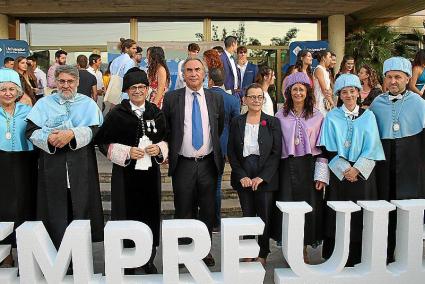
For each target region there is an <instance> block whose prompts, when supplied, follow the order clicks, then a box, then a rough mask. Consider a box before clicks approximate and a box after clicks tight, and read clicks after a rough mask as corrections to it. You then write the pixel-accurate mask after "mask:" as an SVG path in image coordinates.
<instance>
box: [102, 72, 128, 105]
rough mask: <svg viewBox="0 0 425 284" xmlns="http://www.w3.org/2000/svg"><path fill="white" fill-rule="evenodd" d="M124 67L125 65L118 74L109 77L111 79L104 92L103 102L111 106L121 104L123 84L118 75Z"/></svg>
mask: <svg viewBox="0 0 425 284" xmlns="http://www.w3.org/2000/svg"><path fill="white" fill-rule="evenodd" d="M124 67H125V64H123V65H122V66H121V67H120V69H119V71H118V73H117V74H114V75H111V78H110V80H109V84H108V88H107V89H106V92H105V98H104V101H105V102H109V103H111V104H114V105H117V104H119V103H120V102H121V94H122V84H123V78H121V77H120V76H119V75H118V74H120V72H121V70H122V69H123V68H124Z"/></svg>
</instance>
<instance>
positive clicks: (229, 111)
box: [208, 68, 241, 232]
mask: <svg viewBox="0 0 425 284" xmlns="http://www.w3.org/2000/svg"><path fill="white" fill-rule="evenodd" d="M208 78H209V79H208V87H209V88H210V91H211V92H214V93H216V94H219V95H220V96H222V97H223V101H224V129H223V133H222V134H221V136H220V146H221V153H222V154H223V157H224V158H226V156H227V140H228V139H229V128H230V121H232V119H233V118H234V117H236V116H238V115H239V114H240V111H241V104H240V101H239V100H238V98H236V97H235V96H232V95H231V94H229V93H227V92H226V91H225V90H224V89H223V87H224V86H223V82H224V71H223V69H221V68H215V69H211V70H209V71H208ZM221 178H222V176H221V175H220V176H219V177H218V182H217V195H216V199H215V209H216V210H215V217H216V219H215V223H214V227H213V232H219V231H220V220H221V214H220V211H221Z"/></svg>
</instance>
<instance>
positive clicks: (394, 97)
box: [388, 94, 403, 101]
mask: <svg viewBox="0 0 425 284" xmlns="http://www.w3.org/2000/svg"><path fill="white" fill-rule="evenodd" d="M388 98H389V99H390V101H393V100H401V99H402V98H403V95H402V94H398V95H397V96H393V95H390V94H388Z"/></svg>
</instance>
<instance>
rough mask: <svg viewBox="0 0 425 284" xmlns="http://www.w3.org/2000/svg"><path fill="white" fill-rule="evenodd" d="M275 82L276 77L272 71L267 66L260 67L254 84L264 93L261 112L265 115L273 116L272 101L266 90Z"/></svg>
mask: <svg viewBox="0 0 425 284" xmlns="http://www.w3.org/2000/svg"><path fill="white" fill-rule="evenodd" d="M275 80H276V77H275V75H274V71H273V69H272V68H270V67H268V66H262V67H261V68H260V70H259V71H258V74H257V77H256V78H255V82H256V83H258V84H260V85H261V88H262V89H263V92H264V103H263V108H262V111H263V112H264V113H265V114H268V115H271V116H274V114H275V111H274V107H273V100H272V98H271V97H270V95H269V93H268V89H269V87H270V86H272V85H274V81H275Z"/></svg>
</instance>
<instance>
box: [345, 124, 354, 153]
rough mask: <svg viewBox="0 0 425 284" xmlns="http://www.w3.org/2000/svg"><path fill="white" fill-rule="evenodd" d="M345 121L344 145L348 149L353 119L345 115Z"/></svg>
mask: <svg viewBox="0 0 425 284" xmlns="http://www.w3.org/2000/svg"><path fill="white" fill-rule="evenodd" d="M345 121H346V122H347V128H348V131H347V135H346V136H345V142H344V147H345V148H347V149H348V148H350V147H351V139H352V136H353V121H352V120H351V119H349V118H348V117H345Z"/></svg>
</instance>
